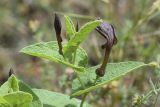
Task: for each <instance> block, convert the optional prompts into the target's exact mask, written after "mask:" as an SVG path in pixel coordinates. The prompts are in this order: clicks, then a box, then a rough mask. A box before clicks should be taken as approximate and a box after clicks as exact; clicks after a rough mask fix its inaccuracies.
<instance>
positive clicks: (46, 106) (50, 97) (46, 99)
mask: <svg viewBox="0 0 160 107" xmlns="http://www.w3.org/2000/svg"><path fill="white" fill-rule="evenodd" d="M33 91H34V92H35V93H36V94H37V95H38V97H39V98H40V100H41V101H42V103H43V107H77V106H78V105H80V100H77V99H75V98H72V99H70V97H69V96H67V95H64V94H60V93H56V92H51V91H47V90H43V89H33ZM84 107H90V106H89V105H88V104H87V103H85V104H84Z"/></svg>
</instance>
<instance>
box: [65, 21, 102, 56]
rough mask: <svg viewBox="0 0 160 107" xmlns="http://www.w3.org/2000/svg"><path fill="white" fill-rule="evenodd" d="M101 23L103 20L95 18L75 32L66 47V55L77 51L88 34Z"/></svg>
mask: <svg viewBox="0 0 160 107" xmlns="http://www.w3.org/2000/svg"><path fill="white" fill-rule="evenodd" d="M101 23H102V20H95V21H91V22H88V23H86V24H85V25H84V26H82V27H81V28H80V30H79V31H78V32H76V33H75V35H74V37H73V38H72V39H71V40H70V41H69V42H68V43H67V45H66V46H65V47H64V54H65V56H67V57H69V56H71V54H72V53H74V52H75V51H76V49H77V48H78V46H79V45H80V43H82V42H83V41H84V40H85V39H86V38H87V37H88V34H89V33H90V32H91V31H93V30H94V29H95V28H96V27H97V26H98V25H100V24H101Z"/></svg>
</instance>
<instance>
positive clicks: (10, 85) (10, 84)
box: [0, 75, 19, 96]
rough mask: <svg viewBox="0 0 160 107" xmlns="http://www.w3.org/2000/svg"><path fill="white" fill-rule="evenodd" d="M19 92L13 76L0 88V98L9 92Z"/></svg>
mask: <svg viewBox="0 0 160 107" xmlns="http://www.w3.org/2000/svg"><path fill="white" fill-rule="evenodd" d="M18 90H19V86H18V80H17V78H16V77H15V76H14V75H11V76H10V77H9V78H8V81H6V82H5V83H4V84H3V85H2V86H1V87H0V96H2V95H6V94H8V93H11V92H16V91H18Z"/></svg>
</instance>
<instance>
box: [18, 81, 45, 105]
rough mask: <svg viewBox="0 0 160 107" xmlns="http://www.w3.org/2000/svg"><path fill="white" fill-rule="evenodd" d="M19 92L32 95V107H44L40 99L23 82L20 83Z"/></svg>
mask: <svg viewBox="0 0 160 107" xmlns="http://www.w3.org/2000/svg"><path fill="white" fill-rule="evenodd" d="M19 90H20V91H23V92H27V93H30V94H31V95H32V97H33V100H32V103H31V105H30V107H43V105H42V103H41V101H40V99H39V97H38V96H37V95H36V94H35V93H34V92H33V91H32V89H31V88H30V87H29V86H28V85H27V84H25V83H24V82H22V81H19Z"/></svg>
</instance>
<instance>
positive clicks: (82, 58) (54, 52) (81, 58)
mask: <svg viewBox="0 0 160 107" xmlns="http://www.w3.org/2000/svg"><path fill="white" fill-rule="evenodd" d="M58 49H59V48H58V44H57V42H56V41H51V42H42V43H37V44H34V45H30V46H27V47H24V48H23V49H22V50H21V51H20V52H23V53H25V54H28V55H32V56H37V57H40V58H45V59H48V60H51V61H54V62H57V63H60V64H64V65H66V66H69V67H71V68H74V69H75V70H77V71H83V70H84V67H85V66H86V64H87V55H86V53H85V51H84V50H83V49H82V48H78V50H77V51H78V52H77V55H76V56H77V57H76V62H77V63H76V64H75V65H73V64H71V63H69V62H67V61H65V60H64V58H63V56H62V55H60V54H59V53H58Z"/></svg>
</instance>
